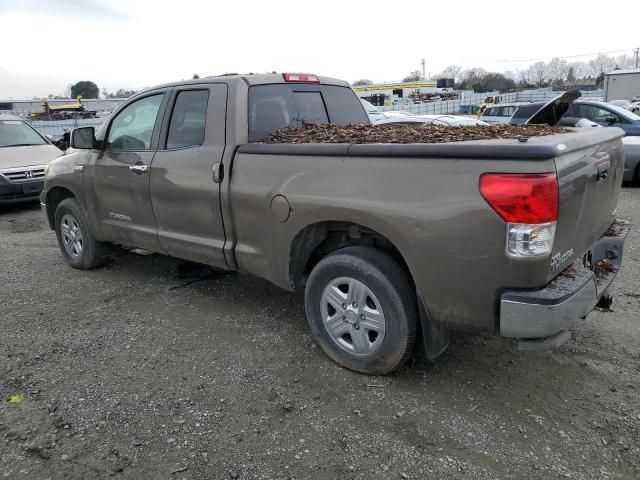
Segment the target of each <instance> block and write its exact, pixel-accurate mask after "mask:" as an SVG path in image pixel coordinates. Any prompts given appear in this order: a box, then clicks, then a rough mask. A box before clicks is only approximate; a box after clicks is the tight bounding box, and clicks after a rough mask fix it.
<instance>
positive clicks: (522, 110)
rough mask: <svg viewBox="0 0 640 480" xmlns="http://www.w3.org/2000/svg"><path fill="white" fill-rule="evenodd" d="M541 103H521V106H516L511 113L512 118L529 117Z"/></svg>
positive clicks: (538, 108)
mask: <svg viewBox="0 0 640 480" xmlns="http://www.w3.org/2000/svg"><path fill="white" fill-rule="evenodd" d="M541 107H542V105H537V104H536V105H523V106H522V107H518V109H517V110H516V111H515V113H514V114H513V118H523V119H525V120H526V119H529V118H531V117H532V116H533V114H534V113H536V112H537V111H538V110H540V108H541Z"/></svg>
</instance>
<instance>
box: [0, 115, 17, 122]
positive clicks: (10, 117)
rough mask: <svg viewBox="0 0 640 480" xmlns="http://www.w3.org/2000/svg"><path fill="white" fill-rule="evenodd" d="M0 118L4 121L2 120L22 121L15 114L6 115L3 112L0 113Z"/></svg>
mask: <svg viewBox="0 0 640 480" xmlns="http://www.w3.org/2000/svg"><path fill="white" fill-rule="evenodd" d="M0 120H1V121H4V120H9V121H15V120H20V121H22V119H21V118H20V117H16V116H15V115H7V114H5V113H0Z"/></svg>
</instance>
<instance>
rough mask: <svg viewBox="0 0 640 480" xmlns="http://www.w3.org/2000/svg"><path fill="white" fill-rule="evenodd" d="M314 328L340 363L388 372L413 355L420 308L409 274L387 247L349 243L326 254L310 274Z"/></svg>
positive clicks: (308, 289) (360, 369)
mask: <svg viewBox="0 0 640 480" xmlns="http://www.w3.org/2000/svg"><path fill="white" fill-rule="evenodd" d="M305 308H306V312H307V319H308V321H309V325H310V327H311V331H312V333H313V335H314V336H315V338H316V340H317V341H318V343H319V344H320V346H321V347H322V349H323V350H324V352H325V353H326V354H327V355H328V356H329V357H331V358H332V359H333V360H335V361H336V362H338V363H339V364H340V365H342V366H344V367H347V368H349V369H351V370H355V371H357V372H363V373H373V374H376V373H388V372H391V371H393V370H395V369H397V368H398V367H400V366H401V365H402V364H403V363H404V362H405V361H406V360H407V359H408V358H409V356H410V355H411V352H412V349H413V343H414V339H415V334H416V325H417V319H418V308H417V303H416V296H415V291H414V289H413V288H412V286H411V282H410V281H409V278H408V276H407V274H406V273H405V272H404V271H403V270H402V268H400V266H399V265H398V264H397V263H396V262H395V261H394V260H393V258H391V257H390V256H389V255H387V254H386V253H384V252H381V251H379V250H376V249H373V248H369V247H348V248H344V249H341V250H338V251H336V252H334V253H332V254H330V255H329V256H327V257H325V258H323V259H322V260H321V261H320V262H319V263H318V264H317V265H316V266H315V267H314V269H313V271H312V272H311V275H310V276H309V279H308V282H307V287H306V291H305Z"/></svg>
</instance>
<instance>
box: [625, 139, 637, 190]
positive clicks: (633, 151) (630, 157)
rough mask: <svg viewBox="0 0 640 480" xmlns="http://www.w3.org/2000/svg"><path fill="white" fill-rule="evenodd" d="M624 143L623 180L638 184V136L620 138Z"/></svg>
mask: <svg viewBox="0 0 640 480" xmlns="http://www.w3.org/2000/svg"><path fill="white" fill-rule="evenodd" d="M622 144H623V145H624V177H623V180H624V181H625V182H633V183H634V184H635V185H637V186H640V136H635V137H629V136H626V137H624V138H623V139H622Z"/></svg>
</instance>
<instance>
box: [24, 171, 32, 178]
mask: <svg viewBox="0 0 640 480" xmlns="http://www.w3.org/2000/svg"><path fill="white" fill-rule="evenodd" d="M24 177H25V178H33V172H32V171H31V170H27V171H26V172H24Z"/></svg>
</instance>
